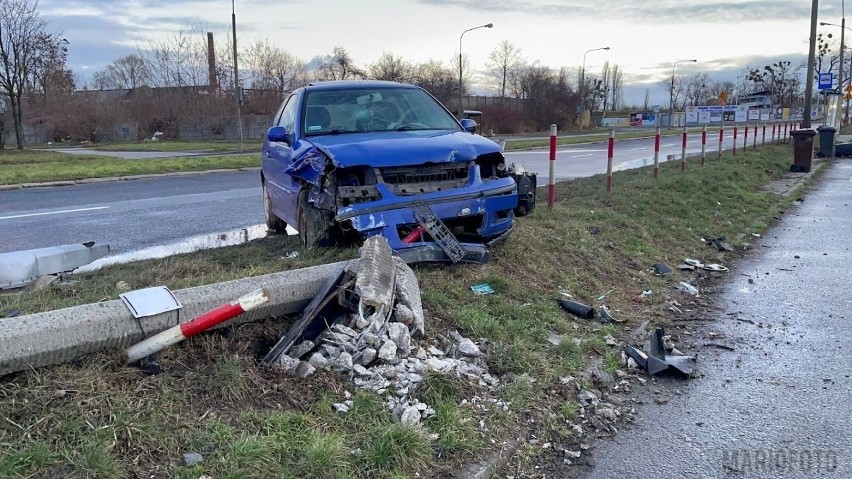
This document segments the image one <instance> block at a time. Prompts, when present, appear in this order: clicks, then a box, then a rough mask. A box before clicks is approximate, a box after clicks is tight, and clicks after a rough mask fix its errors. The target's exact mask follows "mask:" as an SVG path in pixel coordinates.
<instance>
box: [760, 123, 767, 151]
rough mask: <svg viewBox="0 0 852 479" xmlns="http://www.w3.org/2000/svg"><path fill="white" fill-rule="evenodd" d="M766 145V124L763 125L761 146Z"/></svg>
mask: <svg viewBox="0 0 852 479" xmlns="http://www.w3.org/2000/svg"><path fill="white" fill-rule="evenodd" d="M764 145H766V123H764V124H763V136H761V137H760V146H764Z"/></svg>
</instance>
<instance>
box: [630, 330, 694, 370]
mask: <svg viewBox="0 0 852 479" xmlns="http://www.w3.org/2000/svg"><path fill="white" fill-rule="evenodd" d="M663 336H665V331H664V330H663V328H658V329H657V330H655V331H654V332H653V333H652V334H651V342H650V345H649V348H648V352H647V353H645V352H642V351H640V350H639V349H638V348H637V347H635V346H632V345H629V344H628V345H625V346H624V354H626V355H627V357H629V358H631V359H633V360H634V361H636V364H637V365H639V367H641V368H642V369H645V370H646V371H648V374H650V375H651V376H655V375H657V374H660V373H662V372H672V373H675V374H677V375H680V376H685V377H689V375H690V374H692V371H693V370H694V369H695V362H696V360H697V358H696V357H695V356H683V355H674V354H671V355H670V354H666V346H665V342H664V341H663Z"/></svg>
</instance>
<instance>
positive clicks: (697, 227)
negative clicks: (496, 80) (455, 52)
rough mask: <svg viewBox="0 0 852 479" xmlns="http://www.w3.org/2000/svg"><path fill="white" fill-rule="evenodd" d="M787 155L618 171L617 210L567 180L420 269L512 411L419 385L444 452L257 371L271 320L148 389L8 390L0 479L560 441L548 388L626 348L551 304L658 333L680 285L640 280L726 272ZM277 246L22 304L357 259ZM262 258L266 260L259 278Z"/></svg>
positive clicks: (596, 189) (322, 381)
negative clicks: (707, 238) (586, 309)
mask: <svg viewBox="0 0 852 479" xmlns="http://www.w3.org/2000/svg"><path fill="white" fill-rule="evenodd" d="M790 158H791V152H790V149H789V146H787V147H784V146H772V147H765V148H762V149H761V150H760V151H758V152H757V153H753V152H748V153H746V154H741V155H739V156H737V157H736V159H732V158H730V157H727V156H726V157H724V159H723V160H722V161H721V162H715V161H714V162H711V163H708V166H707V167H705V168H699V167H697V166H693V165H691V166H690V168H689V170H688V171H687V172H686V173H681V172H680V171H678V170H677V165H676V164H664V165H663V168H662V179H661V180H660V181H658V182H655V181H653V180H652V179H651V178H650V173H649V170H648V169H639V170H630V171H624V172H619V173H616V175H615V191H614V193H613V194H612V195H607V194H606V193H605V192H604V191H603V190H604V180H603V178H602V177H600V176H598V177H593V178H587V179H582V180H577V181H573V182H570V183H562V184H560V185H559V186H558V198H557V206H556V208H554V209H553V210H548V209H546V208H545V207H544V206H540V207H539V209H538V210H536V211H535V212H534V213H533V214H532V215H530V216H529V217H526V218H523V219H521V220H519V221H518V225H517V228H516V230H515V232H514V233H513V236H512V238H511V239H510V240H509V241H508V242H507V243H506V244H505V245H503V246H502V247H499V248H497V249H496V250H495V251H494V252H493V253H494V258H493V260H492V262H491V263H490V264H487V265H482V266H453V267H447V266H424V267H419V268H417V274H418V277H419V280H420V284H421V288H422V291H423V296H424V304H425V307H426V308H427V309H428V310H429V316H430V322H429V323H428V325H427V331H428V332H429V333H430V334H439V333H440V334H444V333H445V332H446V330H447V329H449V328H458V329H460V330H461V331H462V332H463V334H465V335H468V336H471V337H473V338H483V340H484V341H483V344H484V347H483V349H484V351H485V354H486V359H487V361H488V363H489V365H490V367H491V369H492V372H494V373H499V374H502V375H504V377H503V379H504V381H503V386H502V387H501V389H500V390H499V391H498V392H497V395H498V396H499V397H500V398H501V399H503V400H505V401H508V402H509V403H510V404H511V408H510V411H509V413H500V412H498V411H493V412H489V413H485V414H479V413H474V412H473V411H472V410H471V409H469V408H468V407H467V406H461V405H460V404H459V398H460V397H464V396H468V395H470V394H472V391H469V390H465V386H464V385H460V384H456V383H453V382H451V381H450V382H448V381H445V380H442V379H441V378H430V379H429V380H428V381H427V384H426V386H424V388H423V389H422V390H421V391H420V394H421V396H422V397H424V398H428V400H430V401H433V402H434V403H435V405H436V406H437V407H436V410H437V411H439V412H440V414H438V415H437V416H436V417H435V418H434V419H432V420H430V421H428V422H427V424H426V427H427V428H429V429H430V430H431V431H436V432H439V433H440V434H441V436H440V438H439V440H438V441H437V442H429V441H426V440H425V439H424V438H423V436H421V435H419V434H416V433H413V432H412V431H410V430H407V429H404V428H401V427H399V426H398V425H395V424H393V423H392V422H391V421H390V418H389V416H388V413H387V412H386V410H385V408H384V405H383V404H382V401H381V399H379V398H377V397H376V396H374V395H371V394H359V395H358V396H357V401H356V407H355V408H353V411H352V412H350V413H349V414H348V415H347V416H342V417H341V416H338V415H336V414H334V413H333V412H332V408H331V406H330V404H331V403H333V402H337V401H340V400H341V398H342V396H341V394H342V390H343V389H344V388H347V387H348V386H347V385H346V384H345V381H344V380H343V379H341V378H340V377H338V376H335V375H330V374H327V375H321V376H319V377H317V378H314V379H312V380H309V381H303V380H298V379H295V378H292V377H289V376H286V375H282V374H280V373H278V372H276V371H270V370H267V369H265V368H262V367H260V366H259V365H258V364H257V360H256V358H257V357H258V356H259V355H261V354H264V353H265V352H266V351H267V350H268V348H269V346H270V344H271V343H272V342H273V341H274V340H276V339H277V338H278V337H280V336H281V334H282V333H283V331H284V330H285V329H286V326H287V325H286V323H285V322H280V321H276V320H270V321H267V322H265V323H261V324H253V325H245V326H240V327H235V328H226V329H223V330H221V331H218V332H215V333H211V334H208V335H204V336H201V337H199V338H195V339H192V340H190V341H187V342H186V343H184V344H182V345H181V346H179V347H175V348H172V349H170V350H168V351H167V352H165V353H164V354H162V356H161V358H160V362H161V364H163V365H164V367H165V368H166V370H165V371H164V373H162V374H160V375H158V376H154V377H144V376H142V375H141V374H139V373H138V372H137V371H135V370H133V369H130V368H126V367H124V366H123V365H122V364H120V362H119V360H118V357H119V355H118V354H115V353H114V352H105V353H101V354H97V355H93V356H91V357H88V358H86V359H84V360H82V361H78V362H77V363H75V364H70V365H63V366H57V367H49V368H43V369H40V370H37V371H30V372H27V373H22V374H17V375H15V376H12V377H8V378H5V379H4V380H3V382H2V383H0V418H4V419H3V420H2V421H0V477H57V476H63V477H65V476H67V477H140V478H141V477H186V478H193V479H196V478H198V477H199V476H201V475H202V474H208V475H212V476H213V477H282V476H283V477H411V476H412V475H413V474H414V473H415V472H419V473H420V475H421V477H431V476H436V475H440V474H441V473H442V471H446V470H448V469H452V468H453V467H454V465H455V464H457V463H459V462H461V461H465V460H468V459H469V458H471V457H473V456H474V455H477V454H478V453H481V452H483V451H484V449H483V448H484V446H487V443H485V444H483V443H482V439H481V436H482V433H481V432H480V431H479V426H478V421H479V419H480V418H484V419H485V420H486V425H487V426H488V428H489V430H490V432H489V433H488V434H489V435H490V436H492V437H494V436H495V435H499V434H500V432H501V431H505V430H506V429H509V428H513V427H516V426H517V422H518V421H520V419H521V418H530V417H532V418H536V419H537V421H536V423H537V424H539V425H540V426H539V430H536V431H535V434H536V435H537V436H538V437H539V439H540V440H541V441H545V440H548V435H551V434H552V435H556V434H557V433H556V432H554V431H553V430H551V429H548V426H547V425H548V424H551V422H550V419H549V418H552V417H570V416H571V415H573V414H576V404H575V403H574V402H573V399H574V392H573V391H571V390H570V389H566V388H565V387H564V386H562V385H561V384H560V382H559V380H558V378H559V377H561V376H564V375H565V374H572V373H576V372H577V371H578V369H580V368H581V367H583V365H584V364H586V363H587V362H588V361H590V360H597V361H603V364H604V365H605V366H606V367H607V368H610V369H612V368H614V367H615V362H614V361H615V350H614V349H613V350H611V349H609V348H608V347H607V346H606V345H605V343H604V341H603V336H604V335H605V334H608V333H609V334H613V335H615V336H619V335H622V334H624V328H623V327H622V326H618V327H615V326H604V327H600V325H597V324H593V323H588V322H585V321H582V320H574V319H573V318H571V317H569V316H567V315H566V314H565V313H564V312H562V311H561V310H559V309H558V307H557V306H556V303H555V300H556V299H557V298H559V297H560V291H566V290H567V291H569V292H570V293H571V294H572V295H573V296H574V297H575V298H576V299H577V300H579V301H583V302H588V303H593V302H595V298H597V297H598V296H600V295H602V294H604V293H607V292H609V291H610V290H612V292H611V293H610V294H609V295H608V296H607V299H606V302H607V304H608V306H609V307H610V308H611V309H612V310H613V312H614V314H615V315H617V316H618V317H620V318H621V319H626V320H628V325H630V324H636V323H638V322H640V321H645V320H651V321H653V322H665V321H666V319H667V313H666V305H665V300H666V298H667V297H669V295H670V294H673V293H669V291H671V289H670V285H671V284H673V283H675V284H676V283H677V282H678V281H680V280H681V279H682V277H681V275H680V273H678V272H676V273H675V274H674V275H672V276H670V277H666V278H660V277H656V276H654V275H653V274H651V273H650V272H649V271H648V268H649V266H650V265H651V264H652V263H656V262H667V263H669V264H670V265H672V266H676V265H677V263H679V262H680V261H682V260H683V258H684V257H693V258H695V257H697V258H700V259H704V260H706V261H712V262H722V263H729V262H730V261H732V260H733V259H734V258H736V257H737V256H738V254H737V253H727V254H722V253H719V252H717V251H715V250H713V249H711V248H708V247H707V246H705V245H704V244H703V243H702V242H701V240H700V238H701V237H702V236H703V235H708V234H712V235H724V236H727V237H728V238H729V241H730V242H731V243H732V244H734V245H735V246H738V245H740V244H741V243H742V242H743V241H747V238H748V237H749V236H748V235H749V234H750V233H752V232H762V231H764V230H765V229H766V228H767V227H768V225H769V224H770V222H771V221H772V217H773V216H776V215H778V214H779V212H780V211H781V210H782V209H784V208H785V207H786V206H787V203H788V202H789V201H790V200H789V199H787V198H780V197H778V196H776V195H772V194H769V193H766V192H763V191H762V189H761V186H763V185H764V184H766V183H767V182H769V181H771V180H773V179H775V178H777V177H779V176H781V175H782V174H783V173H784V171H785V170H786V168H787V166H788V164H789V163H790ZM539 204H540V205H543V202H540V203H539ZM288 241H292V240H289V239H276V238H273V239H270V240H265V241H261V242H255V243H252V244H250V245H248V246H240V247H234V248H227V249H224V250H221V251H208V252H202V253H195V254H193V255H189V256H183V257H179V258H172V259H169V260H155V261H151V262H146V263H145V265H144V266H140V267H138V268H137V267H136V266H133V265H128V266H124V267H117V268H118V269H110V270H107V271H105V272H103V273H101V275H86V276H81V277H80V278H78V279H80V280H81V282H80V283H79V284H78V285H77V286H76V289H75V290H74V293H73V294H66V295H65V296H62V295H59V296H58V297H53V296H51V295H53V294H55V293H45V294H46V296H42V297H41V299H40V300H39V301H35V302H32V303H26V304H30V306H26V307H27V308H32V309H34V310H35V309H43V308H45V307H49V306H51V305H68V304H71V303H74V302H86V301H90V300H91V298H95V297H98V296H101V295H103V297H109V298H113V297H115V295H116V294H117V292H116V291H115V290H114V286H112V289H110V288H111V285H114V284H115V282H116V281H117V280H118V279H125V280H129V279H133V281H134V283H132V284H131V286H132V287H140V286H144V285H146V284H143V283H149V284H155V283H157V282H165V283H167V284H169V285H171V286H177V287H179V286H181V285H189V284H197V283H198V282H199V281H215V280H219V279H227V278H230V277H233V276H235V275H251V274H262V273H263V272H266V271H267V269H268V268H281V267H296V266H299V265H306V264H311V263H316V262H321V261H327V260H332V259H339V258H344V257H347V256H351V255H352V254H353V253H354V251H352V250H331V251H327V252H326V255H325V256H323V255H321V254H319V253H317V256H311V254H306V253H304V252H303V254H302V255H300V257H299V261H301V262H300V263H298V264H296V263H293V264H287V263H285V260H280V256H283V254H284V253H285V252H286V251H289V250H290V249H291V248H292V246H293V245H292V244H291V243H289V242H288ZM276 258H278V259H276ZM267 260H272V261H273V263H272V264H271V265H268V266H267V265H266V261H267ZM169 265H174V266H169ZM252 268H255V269H252ZM146 271H151V272H150V273H146ZM146 274H147V275H146ZM137 275H138V276H139V278H138V279H137V278H136V276H137ZM178 275H188V276H191V277H192V278H190V279H188V278H185V277H180V278H179V277H177V276H178ZM152 281H153V283H152ZM480 281H487V282H489V283H490V284H491V285H492V286H493V287H494V289H495V290H496V294H494V295H490V296H474V295H473V294H472V293H471V291H470V290H469V287H470V285H472V284H475V283H477V282H480ZM701 286H702V284H699V287H701ZM647 289H651V290H653V291H654V292H655V293H654V295H653V296H652V299H651V300H649V301H640V300H639V299H638V298H637V296H638V293H639V292H640V291H642V290H647ZM18 301H21V300H18ZM54 301H55V302H54ZM15 304H18V305H24V304H25V303H24V302H19V303H9V300H8V299H7V298H5V297H4V298H0V311H2V310H3V309H4V308H7V307H10V306H15ZM550 332H555V333H559V334H565V335H569V336H574V337H577V338H580V339H581V344H580V345H579V346H577V345H575V344H574V342H573V341H565V342H563V344H562V345H560V346H553V345H551V344H550V343H548V342H547V340H546V338H547V335H548V334H549V333H550ZM480 394H482V393H481V392H480ZM189 451H195V452H199V453H201V454H203V455H204V458H205V459H204V462H203V463H201V464H199V465H196V466H193V467H184V466H181V465H180V458H181V454H182V453H185V452H189Z"/></svg>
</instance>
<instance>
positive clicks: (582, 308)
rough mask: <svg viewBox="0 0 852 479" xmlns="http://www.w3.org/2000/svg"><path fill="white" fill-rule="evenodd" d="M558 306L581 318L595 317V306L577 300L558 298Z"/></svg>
mask: <svg viewBox="0 0 852 479" xmlns="http://www.w3.org/2000/svg"><path fill="white" fill-rule="evenodd" d="M559 306H561V307H562V309H564V310H565V311H568V312H569V313H571V314H573V315H574V316H577V317H579V318H583V319H595V308H593V307H591V306H588V305H585V304H583V303H578V302H577V301H568V300H564V299H560V300H559Z"/></svg>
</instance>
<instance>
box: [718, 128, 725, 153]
mask: <svg viewBox="0 0 852 479" xmlns="http://www.w3.org/2000/svg"><path fill="white" fill-rule="evenodd" d="M724 143H725V122H724V121H723V122H722V124H721V125H719V159H720V160H721V159H722V145H724Z"/></svg>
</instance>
